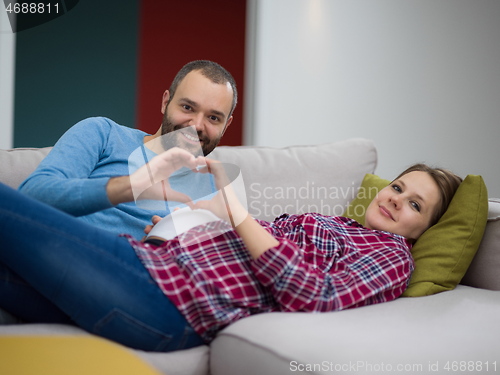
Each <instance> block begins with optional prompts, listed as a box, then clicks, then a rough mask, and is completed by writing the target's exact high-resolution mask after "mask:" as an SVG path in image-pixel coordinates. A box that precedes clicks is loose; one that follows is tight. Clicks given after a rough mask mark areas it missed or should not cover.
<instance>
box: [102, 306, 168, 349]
mask: <svg viewBox="0 0 500 375" xmlns="http://www.w3.org/2000/svg"><path fill="white" fill-rule="evenodd" d="M93 333H95V334H96V335H98V336H102V337H106V338H108V339H110V340H113V341H116V342H119V343H120V344H123V345H125V346H128V347H130V348H134V349H140V350H145V351H155V352H162V351H166V350H167V349H168V346H169V344H170V342H171V341H172V338H173V335H172V334H167V333H164V332H160V331H158V330H157V329H155V328H153V327H150V326H148V325H147V324H144V322H141V321H139V320H137V319H135V318H134V317H132V316H130V315H128V314H127V313H125V312H123V311H121V310H120V309H113V310H111V311H110V312H109V313H108V314H107V315H106V316H104V317H103V318H102V319H101V320H99V321H98V322H97V323H96V324H95V325H94V330H93Z"/></svg>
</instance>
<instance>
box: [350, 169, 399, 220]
mask: <svg viewBox="0 0 500 375" xmlns="http://www.w3.org/2000/svg"><path fill="white" fill-rule="evenodd" d="M389 183H390V181H389V180H384V179H383V178H380V177H378V176H375V175H374V174H366V175H365V177H364V179H363V182H361V186H360V188H359V190H358V193H357V194H356V198H354V200H353V201H352V202H351V203H350V204H349V206H347V209H346V211H345V212H344V214H343V215H342V216H344V217H348V218H350V219H354V220H356V221H357V222H358V223H360V224H361V225H365V213H366V209H367V208H368V206H369V204H370V203H371V201H372V200H373V198H375V196H376V195H377V193H378V192H379V191H380V190H382V189H383V188H385V187H386V186H387V185H389Z"/></svg>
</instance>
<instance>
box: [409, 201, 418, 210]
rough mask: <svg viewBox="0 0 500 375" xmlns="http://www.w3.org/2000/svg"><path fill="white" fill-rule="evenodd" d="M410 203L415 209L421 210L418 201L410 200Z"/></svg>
mask: <svg viewBox="0 0 500 375" xmlns="http://www.w3.org/2000/svg"><path fill="white" fill-rule="evenodd" d="M410 204H411V205H412V207H413V208H414V209H415V210H417V211H418V212H420V205H419V204H418V203H417V202H410Z"/></svg>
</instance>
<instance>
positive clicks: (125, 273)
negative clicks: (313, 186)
mask: <svg viewBox="0 0 500 375" xmlns="http://www.w3.org/2000/svg"><path fill="white" fill-rule="evenodd" d="M167 152H170V153H172V152H174V153H175V152H179V151H172V150H170V151H167ZM179 157H180V160H181V161H180V162H179V163H178V165H179V166H187V167H190V168H195V167H196V166H197V165H199V164H200V163H201V162H200V159H199V158H197V159H194V158H193V157H191V156H186V155H185V154H183V153H182V152H181V153H180V154H179ZM206 162H207V165H208V167H209V168H208V169H209V170H210V173H212V174H213V175H214V176H215V179H216V182H217V184H218V186H219V188H220V192H219V194H218V195H217V196H216V197H215V198H213V199H212V200H210V201H203V202H198V203H196V204H194V205H193V207H192V208H202V209H207V210H210V211H211V212H213V213H214V214H215V215H217V216H218V217H220V218H223V219H225V220H227V222H228V223H231V224H232V226H233V228H234V230H233V229H231V230H227V231H220V232H223V233H222V234H220V235H219V236H217V237H213V236H210V235H207V233H211V231H214V230H219V229H220V228H218V226H227V225H228V224H227V223H226V222H222V221H219V222H212V223H210V224H207V225H206V226H204V227H203V228H200V227H197V228H193V229H192V230H190V231H188V232H186V233H183V234H180V235H179V236H178V237H176V238H174V239H172V240H168V241H165V242H164V243H163V244H160V245H154V244H148V243H144V242H142V241H138V240H135V239H133V238H130V237H126V236H121V237H117V236H114V235H112V234H109V233H107V232H105V231H102V230H99V229H98V228H94V227H90V226H87V225H85V224H83V223H81V222H80V221H78V220H77V219H74V218H73V217H70V216H68V215H66V214H64V213H61V212H59V211H57V210H55V209H53V208H51V207H48V206H46V205H44V204H41V203H39V202H35V201H32V200H30V199H29V198H27V197H25V196H23V195H21V194H19V193H18V192H16V191H13V190H11V189H9V188H7V187H4V186H0V195H1V196H2V200H1V202H2V203H1V204H0V220H1V221H0V222H2V223H3V224H1V230H0V233H1V238H2V247H1V250H0V280H3V281H1V284H0V307H2V308H4V309H5V310H7V311H9V312H11V313H13V314H14V315H17V316H18V317H21V318H22V319H24V320H26V321H38V322H40V321H43V322H63V323H68V322H72V323H74V324H76V325H78V326H80V327H82V328H84V329H86V330H87V331H89V332H92V333H94V334H96V335H100V336H103V337H107V338H109V339H111V340H114V341H117V342H120V343H122V344H124V345H127V346H130V347H133V348H139V349H142V350H148V351H172V350H177V349H186V348H190V347H194V346H198V345H202V344H204V343H209V342H210V341H211V340H212V339H213V338H214V337H215V335H216V333H217V332H218V331H220V330H221V329H222V328H224V327H225V326H227V325H229V324H231V323H233V322H235V321H237V320H239V319H241V318H243V317H246V316H249V315H253V314H257V313H263V312H271V311H310V312H321V311H334V310H342V309H346V308H352V307H357V306H362V305H367V304H373V303H379V302H384V301H390V300H393V299H395V298H397V297H398V296H400V295H401V293H402V292H403V291H404V290H405V288H406V287H407V285H408V282H409V279H410V276H411V272H412V270H413V260H412V258H411V253H410V249H411V243H412V242H413V241H415V240H416V239H417V238H418V237H419V236H420V235H421V234H422V233H423V232H424V231H425V230H426V229H427V228H428V227H429V226H430V225H432V224H433V223H434V222H435V221H436V220H437V219H438V218H439V217H440V216H441V215H442V213H444V211H445V210H446V207H447V205H448V203H449V201H450V200H451V197H452V196H453V193H454V191H455V190H456V188H457V187H458V185H459V183H460V178H458V177H457V176H455V175H453V174H451V173H449V172H447V171H443V170H437V169H436V170H435V169H430V168H428V167H425V166H423V165H418V166H415V167H413V168H410V169H409V170H407V171H405V172H403V173H402V174H401V175H400V176H398V178H396V179H395V180H394V181H393V182H392V183H391V184H390V185H389V186H388V187H386V188H385V189H383V190H382V191H381V192H380V193H379V194H378V196H377V197H376V198H375V199H374V200H373V202H372V203H371V204H370V206H369V207H368V210H367V213H366V223H365V226H364V227H363V226H361V225H360V224H358V223H357V222H355V221H353V220H350V219H347V218H343V217H328V216H323V215H319V214H315V213H311V214H303V215H282V216H281V217H279V218H277V219H276V220H275V221H274V222H273V223H267V222H263V221H257V220H254V219H252V218H251V217H250V215H249V214H248V212H247V211H246V210H245V209H244V207H243V206H242V205H240V204H239V202H238V201H237V199H236V198H235V195H234V194H233V193H232V191H231V189H230V186H229V187H226V188H221V187H223V186H226V185H227V184H226V180H225V175H224V173H223V172H222V171H221V164H219V163H217V162H215V161H210V160H208V159H207V160H206ZM150 170H153V171H154V168H151V169H150ZM205 172H206V171H205ZM228 212H229V216H228ZM149 230H150V228H147V231H149ZM181 244H182V245H181Z"/></svg>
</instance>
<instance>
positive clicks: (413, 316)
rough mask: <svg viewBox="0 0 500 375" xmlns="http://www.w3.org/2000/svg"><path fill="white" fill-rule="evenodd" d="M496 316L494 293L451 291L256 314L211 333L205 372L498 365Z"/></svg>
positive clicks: (499, 297)
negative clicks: (331, 308)
mask: <svg viewBox="0 0 500 375" xmlns="http://www.w3.org/2000/svg"><path fill="white" fill-rule="evenodd" d="M499 314H500V292H497V291H488V290H482V289H475V288H471V287H467V286H463V285H459V286H458V287H457V288H456V289H455V290H453V291H449V292H444V293H439V294H435V295H432V296H427V297H418V298H399V299H396V300H394V301H391V302H387V303H382V304H377V305H370V306H365V307H360V308H356V309H352V310H344V311H339V312H331V313H321V314H310V313H270V314H263V315H256V316H253V317H250V318H245V319H243V320H241V321H239V322H237V323H235V324H234V325H232V326H230V327H228V328H226V329H225V330H223V331H222V332H220V333H219V335H218V336H217V338H216V339H215V340H214V341H213V343H212V345H211V359H210V367H211V368H210V369H211V373H212V374H214V375H232V374H236V373H237V374H239V375H246V374H249V375H250V374H252V375H253V374H273V375H280V374H290V373H292V372H297V373H308V374H312V373H314V374H319V373H325V374H326V373H328V374H330V373H331V374H333V373H339V374H341V373H344V374H347V373H355V374H371V373H395V374H397V373H399V374H403V373H404V374H422V373H437V374H439V373H447V372H452V371H451V366H454V365H456V364H457V363H460V362H461V361H462V362H463V361H469V360H471V361H481V364H482V365H483V366H485V365H486V362H487V361H489V364H490V366H492V365H493V363H494V362H495V361H497V366H498V365H499V364H498V353H499V349H500V348H499V344H498V337H500V325H498V324H496V323H495V322H497V321H498V316H500V315H499ZM446 365H449V366H450V370H449V371H446V369H445V366H446ZM306 366H307V367H306ZM383 366H385V368H384V367H383ZM429 366H432V367H429ZM436 368H437V369H436ZM483 368H484V367H483ZM497 370H498V369H497ZM490 371H492V370H491V368H490ZM479 372H480V371H477V373H479ZM469 373H472V372H469Z"/></svg>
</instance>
